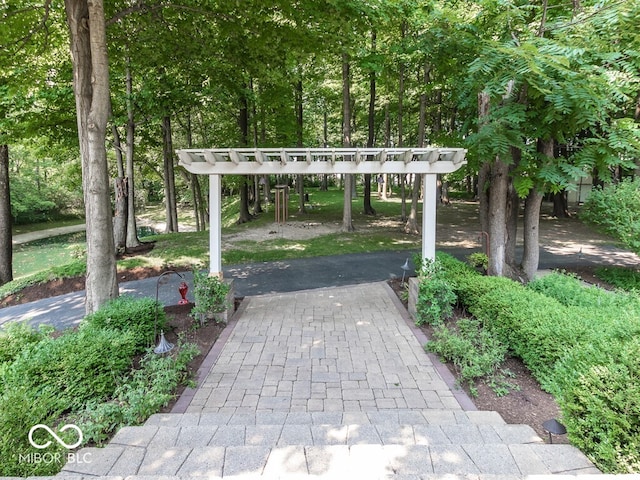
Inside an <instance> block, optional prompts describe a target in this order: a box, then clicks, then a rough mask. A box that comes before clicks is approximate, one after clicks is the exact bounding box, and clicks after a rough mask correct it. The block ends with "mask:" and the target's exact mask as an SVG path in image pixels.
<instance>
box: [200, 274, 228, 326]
mask: <svg viewBox="0 0 640 480" xmlns="http://www.w3.org/2000/svg"><path fill="white" fill-rule="evenodd" d="M230 288H231V287H230V285H229V284H228V283H227V282H225V281H224V280H222V279H220V278H218V277H216V276H210V275H209V273H208V272H206V271H201V270H196V271H194V272H193V296H194V298H195V306H194V307H193V309H192V310H191V313H192V314H193V315H198V316H204V317H207V316H208V315H210V314H214V313H219V312H224V311H225V310H227V309H228V308H229V307H230V305H229V302H228V300H227V295H228V294H229V290H230Z"/></svg>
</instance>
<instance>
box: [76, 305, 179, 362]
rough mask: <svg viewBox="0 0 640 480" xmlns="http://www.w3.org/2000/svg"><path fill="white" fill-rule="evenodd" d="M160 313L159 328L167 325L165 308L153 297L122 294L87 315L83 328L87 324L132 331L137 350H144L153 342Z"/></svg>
mask: <svg viewBox="0 0 640 480" xmlns="http://www.w3.org/2000/svg"><path fill="white" fill-rule="evenodd" d="M156 314H157V315H158V330H160V329H162V328H164V327H165V324H166V321H167V318H166V315H165V313H164V308H162V307H161V306H160V305H158V304H156V302H155V300H153V299H151V298H133V297H128V296H121V297H118V298H116V299H114V300H111V301H110V302H108V303H107V304H106V305H104V306H103V307H102V308H100V310H98V311H97V312H94V313H92V314H90V315H87V316H86V317H85V319H84V321H83V323H82V325H81V328H85V327H87V326H91V327H96V328H109V329H114V330H118V331H128V332H131V334H132V335H133V337H134V339H135V344H136V351H137V352H142V351H143V350H144V349H145V348H146V347H149V346H150V345H152V344H153V342H154V338H153V334H154V330H155V327H154V323H155V318H156Z"/></svg>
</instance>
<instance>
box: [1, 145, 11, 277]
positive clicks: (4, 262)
mask: <svg viewBox="0 0 640 480" xmlns="http://www.w3.org/2000/svg"><path fill="white" fill-rule="evenodd" d="M12 223H13V222H12V218H11V190H10V188H9V145H0V285H4V284H5V283H8V282H10V281H11V280H13V244H12V233H11V224H12Z"/></svg>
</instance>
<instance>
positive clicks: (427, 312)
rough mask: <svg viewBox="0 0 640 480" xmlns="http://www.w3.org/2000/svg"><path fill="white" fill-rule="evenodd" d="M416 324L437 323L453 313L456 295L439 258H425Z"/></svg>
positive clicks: (420, 275)
mask: <svg viewBox="0 0 640 480" xmlns="http://www.w3.org/2000/svg"><path fill="white" fill-rule="evenodd" d="M418 276H419V285H418V299H417V302H416V309H417V317H418V318H417V320H416V324H418V325H422V324H425V323H428V324H431V325H437V324H439V323H441V322H442V321H443V320H444V319H445V318H447V317H449V316H450V315H451V314H452V313H453V304H454V303H455V301H456V295H455V293H454V291H453V287H452V286H451V283H450V282H449V281H448V280H447V278H446V272H445V270H444V269H443V268H442V265H441V264H440V262H439V260H438V259H437V258H436V260H430V259H424V260H423V262H422V266H421V268H420V271H419V274H418Z"/></svg>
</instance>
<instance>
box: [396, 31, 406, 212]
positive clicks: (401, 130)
mask: <svg viewBox="0 0 640 480" xmlns="http://www.w3.org/2000/svg"><path fill="white" fill-rule="evenodd" d="M406 31H407V22H406V21H403V22H402V24H401V26H400V37H401V39H402V40H404V38H405V36H406ZM403 115H404V63H403V62H402V61H400V67H399V79H398V147H404V125H403V123H402V117H403ZM399 178H400V200H401V209H400V210H401V214H400V217H401V218H400V220H401V221H402V222H406V221H407V193H406V188H405V186H406V183H407V182H406V176H405V175H404V174H400V175H399Z"/></svg>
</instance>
